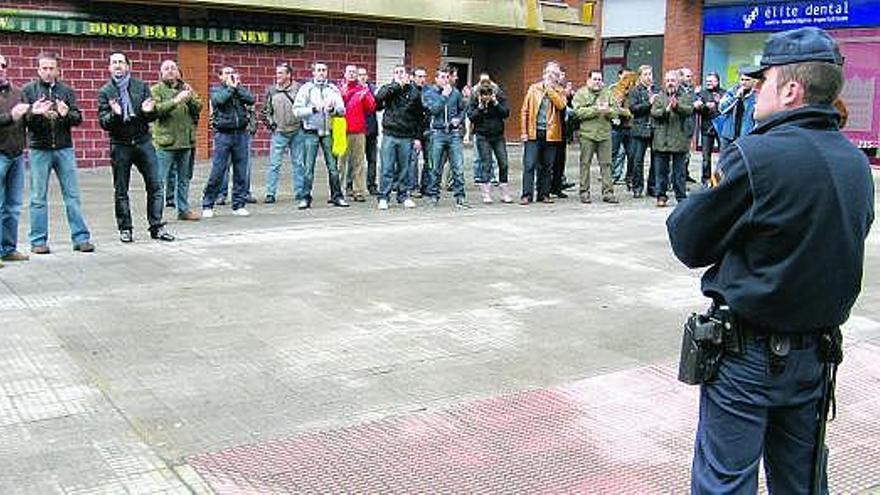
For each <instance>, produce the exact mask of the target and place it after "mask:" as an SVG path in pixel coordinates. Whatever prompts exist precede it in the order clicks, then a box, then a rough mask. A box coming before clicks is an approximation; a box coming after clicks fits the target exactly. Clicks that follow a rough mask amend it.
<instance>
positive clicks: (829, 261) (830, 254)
mask: <svg viewBox="0 0 880 495" xmlns="http://www.w3.org/2000/svg"><path fill="white" fill-rule="evenodd" d="M837 119H838V115H837V112H835V111H834V109H833V108H832V107H830V106H827V105H822V106H820V105H816V106H806V107H801V108H799V109H796V110H791V111H788V112H783V113H779V114H776V115H774V116H772V117H771V118H769V119H768V120H767V121H765V122H763V123H761V125H759V126H758V127H756V128H755V129H754V130H753V131H752V133H751V134H749V135H746V136H743V137H741V138H739V139H738V140H736V141H734V142H733V144H732V145H731V146H728V147H727V148H725V151H724V153H723V154H722V156H721V160H720V163H719V164H718V171H717V172H716V177H715V179H716V180H718V181H719V182H718V185H717V187H715V188H714V189H708V190H706V191H701V192H697V193H695V194H692V195H691V196H689V197H688V200H687V201H683V202H681V203H679V204H678V206H677V207H676V209H675V211H674V212H673V213H672V214H671V215H670V216H669V218H668V219H667V222H666V226H667V229H668V232H669V239H670V241H671V243H672V249H673V251H674V252H675V255H676V256H677V257H678V258H679V259H680V260H681V261H682V262H684V264H685V265H687V266H689V267H691V268H696V267H703V266H708V267H710V268H709V269H708V270H707V271H706V273H705V274H704V275H703V281H702V290H703V294H705V295H706V296H708V297H711V298H713V299H715V300H716V301H718V300H723V301H726V302H727V303H728V304H729V305H730V307H731V309H732V310H733V311H734V312H735V313H736V314H737V315H738V316H740V317H741V318H743V319H744V320H746V321H747V322H749V323H752V324H755V325H759V326H761V327H763V328H767V329H770V330H771V331H777V332H813V331H816V330H819V329H822V328H827V327H833V326H837V325H840V324H842V323H843V322H844V321H846V319H847V318H848V317H849V312H850V308H852V306H853V303H854V302H855V300H856V297H857V296H858V294H859V290H860V288H861V283H862V270H863V263H864V255H865V238H866V237H867V235H868V231H869V229H870V226H871V223H872V222H873V220H874V184H873V180H872V176H871V171H870V169H869V167H868V161H867V158H866V157H865V155H864V153H862V152H861V151H859V150H858V149H857V148H855V147H854V146H853V145H852V144H850V142H849V141H848V140H847V139H846V138H845V137H844V136H843V135H842V134H841V133H840V131H839V130H838V128H837Z"/></svg>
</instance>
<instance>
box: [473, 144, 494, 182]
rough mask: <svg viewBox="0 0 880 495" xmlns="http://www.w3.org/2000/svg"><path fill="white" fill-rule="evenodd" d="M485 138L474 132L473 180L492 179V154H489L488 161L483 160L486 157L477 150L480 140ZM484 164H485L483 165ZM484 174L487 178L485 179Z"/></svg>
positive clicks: (487, 180) (485, 180) (486, 180)
mask: <svg viewBox="0 0 880 495" xmlns="http://www.w3.org/2000/svg"><path fill="white" fill-rule="evenodd" d="M483 139H485V138H484V137H482V136H479V135H477V134H474V151H475V153H474V182H476V183H478V184H479V183H480V182H489V181H491V180H492V175H494V174H493V172H494V171H495V170H494V169H495V160H493V158H492V155H489V158H488V161H485V162H484V160H486V158H485V157H484V156H483V155H482V154H481V153H480V152H479V150H480V141H482V140H483ZM484 164H486V165H487V166H485V167H484V166H483V165H484ZM484 172H485V173H484ZM486 176H488V177H489V178H488V179H486Z"/></svg>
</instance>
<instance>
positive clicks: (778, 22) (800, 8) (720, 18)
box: [703, 0, 880, 34]
mask: <svg viewBox="0 0 880 495" xmlns="http://www.w3.org/2000/svg"><path fill="white" fill-rule="evenodd" d="M804 26H816V27H820V28H826V29H831V28H846V27H870V26H880V0H825V1H821V0H816V1H792V2H781V3H755V2H752V3H749V4H744V5H727V6H720V7H705V8H704V9H703V34H724V33H748V32H757V31H784V30H786V29H795V28H799V27H804Z"/></svg>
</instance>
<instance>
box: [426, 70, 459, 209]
mask: <svg viewBox="0 0 880 495" xmlns="http://www.w3.org/2000/svg"><path fill="white" fill-rule="evenodd" d="M422 104H423V105H424V106H425V108H427V109H428V113H429V114H430V115H431V164H432V166H433V167H434V169H433V170H432V172H433V174H432V177H431V187H430V189H429V191H428V195H429V196H430V197H431V201H432V202H433V204H434V205H435V206H436V205H437V204H438V203H439V202H440V187H441V182H442V181H443V162H444V155H445V156H446V157H448V159H449V167H450V168H451V169H452V190H453V192H452V194H453V196H454V197H455V207H456V208H468V207H469V205H468V203H467V201H466V199H465V190H464V168H463V167H464V155H463V144H462V134H463V132H464V119H465V110H466V108H465V102H464V98H463V97H462V95H461V92H460V91H459V90H458V89H457V88H456V87H455V86H453V85H452V83H451V82H450V80H449V69H447V68H442V67H441V68H439V69H437V75H436V77H435V84H434V85H432V86H428V87H426V88H425V89H424V90H423V91H422Z"/></svg>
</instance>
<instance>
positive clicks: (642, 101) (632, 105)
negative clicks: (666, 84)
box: [629, 83, 657, 139]
mask: <svg viewBox="0 0 880 495" xmlns="http://www.w3.org/2000/svg"><path fill="white" fill-rule="evenodd" d="M656 92H657V88H655V87H653V86H651V87H650V88H647V87H645V86H644V85H642V83H638V84H636V85H635V86H633V88H632V89H631V90H630V92H629V111H630V112H632V114H633V121H632V135H633V136H636V137H639V138H642V139H651V136H652V135H653V134H654V121H653V119H651V95H652V94H654V93H656Z"/></svg>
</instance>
